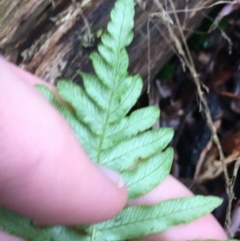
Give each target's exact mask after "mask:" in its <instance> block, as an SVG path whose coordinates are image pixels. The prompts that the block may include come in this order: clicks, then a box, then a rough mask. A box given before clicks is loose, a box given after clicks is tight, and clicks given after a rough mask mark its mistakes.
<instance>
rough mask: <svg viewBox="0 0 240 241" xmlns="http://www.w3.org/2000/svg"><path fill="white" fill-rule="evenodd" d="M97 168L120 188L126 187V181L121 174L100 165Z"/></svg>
mask: <svg viewBox="0 0 240 241" xmlns="http://www.w3.org/2000/svg"><path fill="white" fill-rule="evenodd" d="M96 166H97V168H98V169H99V171H100V172H101V173H103V175H104V176H105V177H107V178H108V179H109V180H110V181H112V182H114V183H115V184H117V186H118V187H123V186H124V185H125V183H124V180H123V178H122V177H121V175H120V174H119V173H117V172H115V171H113V170H111V169H109V168H106V167H104V166H101V165H98V164H96Z"/></svg>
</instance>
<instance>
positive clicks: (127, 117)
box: [0, 0, 221, 241]
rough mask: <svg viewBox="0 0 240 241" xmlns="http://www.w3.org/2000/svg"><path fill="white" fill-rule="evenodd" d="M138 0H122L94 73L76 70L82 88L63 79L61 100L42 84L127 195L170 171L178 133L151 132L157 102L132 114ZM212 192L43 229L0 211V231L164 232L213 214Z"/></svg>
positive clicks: (77, 234)
mask: <svg viewBox="0 0 240 241" xmlns="http://www.w3.org/2000/svg"><path fill="white" fill-rule="evenodd" d="M133 17H134V1H133V0H117V1H116V4H115V6H114V8H113V10H112V11H111V14H110V22H109V24H108V26H107V31H106V32H105V33H104V34H103V35H102V37H101V43H100V45H99V46H98V52H96V53H93V54H91V55H90V59H91V61H92V64H93V67H94V70H95V74H87V73H83V72H81V71H80V72H79V74H80V75H81V77H82V79H83V84H84V87H83V88H82V87H80V86H78V85H76V84H74V83H73V82H70V81H59V82H58V84H57V90H58V93H59V95H60V97H61V100H59V98H58V97H56V96H55V94H54V93H53V92H52V91H50V90H49V89H48V88H46V87H43V86H37V87H38V89H39V90H40V91H41V92H42V93H43V94H44V95H45V96H46V98H47V99H48V100H49V101H50V102H51V103H52V104H53V105H54V106H55V107H56V109H57V110H59V111H60V112H61V113H62V114H63V116H64V117H65V118H66V120H67V121H68V123H69V125H70V126H71V127H72V129H73V131H74V133H75V135H76V136H77V138H78V140H79V142H80V143H81V145H82V146H83V147H84V149H85V151H86V152H87V154H88V155H89V157H90V158H91V160H92V161H94V162H96V163H99V164H102V165H105V166H108V167H110V168H112V169H114V170H117V171H119V172H120V173H121V174H122V176H123V178H124V180H125V182H126V184H127V186H128V191H129V199H133V198H135V197H139V196H141V195H144V194H146V193H147V192H149V191H151V190H152V189H153V188H154V187H156V186H157V185H158V184H160V183H161V182H162V181H163V180H164V178H165V177H166V176H167V175H168V174H169V172H170V168H171V163H172V159H173V150H172V149H171V148H167V145H168V144H169V142H170V141H171V139H172V137H173V130H172V129H170V128H160V129H158V130H150V128H151V126H152V125H153V124H154V123H155V122H156V121H157V120H158V118H159V115H160V111H159V110H158V109H157V108H156V107H152V106H150V107H145V108H142V109H139V110H136V111H133V112H132V113H129V112H130V110H131V109H132V107H133V106H134V105H135V103H136V101H137V99H138V98H139V96H140V95H141V91H142V86H143V83H142V80H141V78H140V77H139V76H138V75H135V76H130V75H129V74H128V64H129V59H128V54H127V52H126V49H125V48H126V46H128V45H129V44H130V42H131V41H132V39H133V32H132V29H133V24H134V21H133V20H134V19H133ZM220 203H221V201H220V200H219V199H218V198H214V197H202V196H196V197H190V198H181V199H176V200H168V201H164V202H162V203H159V204H156V205H154V206H137V207H127V208H125V209H124V210H123V211H122V212H121V213H120V214H119V215H117V216H116V217H115V218H113V219H111V220H109V221H106V222H102V223H98V224H95V225H90V226H86V225H85V226H81V225H78V226H75V227H63V226H55V227H50V228H41V229H40V228H38V227H37V226H35V225H34V224H33V223H32V222H31V221H30V220H29V219H27V218H24V217H21V216H20V215H18V214H15V213H13V212H11V211H8V210H6V209H4V208H0V228H2V229H4V230H6V231H7V232H9V233H11V234H14V235H17V236H21V237H24V238H26V239H29V240H31V241H78V240H81V241H114V240H116V241H118V240H123V239H129V238H137V237H139V236H142V235H148V234H151V233H155V232H160V231H163V230H165V229H167V228H169V227H171V226H173V225H178V224H181V223H187V222H190V221H192V220H194V219H196V218H199V217H201V216H203V215H205V214H206V213H208V212H211V211H212V210H213V209H214V208H215V207H216V206H217V205H219V204H220Z"/></svg>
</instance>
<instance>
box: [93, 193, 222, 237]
mask: <svg viewBox="0 0 240 241" xmlns="http://www.w3.org/2000/svg"><path fill="white" fill-rule="evenodd" d="M221 202H222V200H221V199H219V198H216V197H203V196H195V197H188V198H179V199H175V200H174V199H173V200H168V201H164V202H161V203H159V204H157V205H154V206H137V207H128V208H125V209H124V210H123V211H122V212H121V213H120V214H119V215H117V216H116V217H115V218H113V219H111V220H109V221H107V222H103V223H101V224H97V225H95V240H97V241H119V240H124V239H127V238H128V239H132V238H137V237H140V236H144V235H149V234H152V233H157V232H161V231H164V230H166V229H167V228H169V227H172V226H174V225H179V224H184V223H188V222H190V221H192V220H194V219H197V218H199V217H201V216H203V215H205V214H207V213H209V212H211V211H212V210H213V209H214V208H216V207H217V206H218V205H220V204H221Z"/></svg>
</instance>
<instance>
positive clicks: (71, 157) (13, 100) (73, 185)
mask: <svg viewBox="0 0 240 241" xmlns="http://www.w3.org/2000/svg"><path fill="white" fill-rule="evenodd" d="M0 74H1V80H0V113H1V118H0V153H1V155H0V205H3V206H6V207H8V208H10V209H13V210H15V211H17V212H19V213H20V214H22V215H25V216H27V217H29V218H31V219H33V220H35V222H37V223H39V224H44V225H51V224H64V225H69V224H79V223H81V224H89V223H94V222H99V221H103V220H106V219H109V218H111V217H113V216H114V215H116V214H117V213H118V212H119V211H120V210H121V209H122V208H123V207H124V206H125V205H126V202H127V189H126V187H125V185H124V184H123V183H122V179H121V177H120V176H119V175H118V174H117V173H115V172H113V171H110V170H108V169H105V168H103V167H100V166H96V165H95V164H93V163H92V162H91V161H90V160H89V158H88V157H87V155H86V154H85V152H84V150H83V149H82V147H81V146H80V145H79V143H78V141H77V139H76V138H75V136H74V133H73V131H72V130H71V128H70V127H69V126H68V124H67V123H66V121H65V120H64V118H63V117H62V116H61V114H60V113H58V112H57V110H55V109H54V108H53V107H52V106H51V105H50V104H49V103H48V102H47V100H45V99H44V97H42V96H41V94H40V93H38V91H37V90H36V89H35V88H34V84H36V83H42V84H44V82H43V81H42V80H40V79H38V78H37V77H35V76H33V75H31V74H29V73H27V72H25V71H23V70H21V69H19V68H18V67H16V66H14V65H12V64H9V63H7V62H6V61H5V60H3V59H0ZM52 88H53V89H54V87H52ZM190 195H192V193H191V192H190V191H189V190H188V189H187V188H185V187H184V186H183V185H182V184H180V183H179V182H178V181H177V180H176V179H174V178H173V177H172V176H168V177H167V178H166V179H165V181H164V182H163V183H162V184H161V185H159V186H158V187H157V188H156V189H154V190H153V191H152V192H150V193H149V194H148V195H146V196H145V197H143V198H140V199H139V200H136V203H140V204H154V203H158V202H160V201H162V200H166V199H170V198H175V197H184V196H190ZM207 238H211V239H219V240H224V239H226V238H227V237H226V234H225V232H224V231H223V229H222V228H221V226H220V225H219V224H218V222H217V221H216V220H215V219H214V217H213V216H212V215H206V216H205V217H203V218H201V219H199V220H197V221H194V222H192V223H190V224H186V225H181V226H178V227H174V228H171V229H169V230H167V231H164V232H162V233H160V234H156V235H152V236H150V237H147V238H143V239H142V240H152V241H155V240H156V241H157V240H158V241H159V240H160V241H165V240H171V241H174V240H176V241H185V240H191V239H207ZM0 240H1V241H22V239H20V238H17V237H13V236H9V235H7V234H5V233H4V232H0Z"/></svg>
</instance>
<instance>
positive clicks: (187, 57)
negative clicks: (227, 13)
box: [154, 0, 239, 233]
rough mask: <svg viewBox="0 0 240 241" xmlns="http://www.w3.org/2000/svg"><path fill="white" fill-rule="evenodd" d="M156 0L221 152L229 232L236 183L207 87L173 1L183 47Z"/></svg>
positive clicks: (173, 11) (214, 140)
mask: <svg viewBox="0 0 240 241" xmlns="http://www.w3.org/2000/svg"><path fill="white" fill-rule="evenodd" d="M154 2H155V4H156V5H157V7H158V8H159V10H160V13H159V14H158V16H159V17H160V19H161V20H162V22H163V23H164V24H165V26H166V27H167V29H168V33H169V36H170V38H171V39H172V40H173V43H174V45H175V48H176V49H177V51H178V54H179V55H180V56H181V59H182V60H183V61H184V64H185V65H186V67H187V68H188V69H189V71H190V74H191V76H192V77H193V80H194V82H195V85H196V88H197V95H198V101H199V103H198V104H199V107H200V110H201V111H202V114H203V116H204V117H205V119H206V122H207V125H208V126H209V129H210V131H211V133H212V139H213V142H214V143H215V145H216V146H217V149H218V152H219V156H220V161H221V163H222V166H223V172H224V176H225V185H226V192H227V194H228V197H229V202H228V213H227V215H226V220H225V227H226V229H227V232H228V233H229V227H230V223H231V207H232V201H233V199H234V192H233V184H234V182H235V181H234V182H233V180H231V179H230V178H229V175H228V171H227V167H226V165H225V162H224V160H225V157H224V153H223V149H222V147H221V144H220V140H219V138H218V136H217V131H216V128H215V126H214V123H213V120H212V117H211V113H210V110H209V107H208V104H207V101H206V97H205V93H204V92H203V91H202V87H205V86H203V84H202V83H201V81H200V79H199V76H198V74H197V71H196V68H195V65H194V62H193V59H192V57H191V54H190V50H189V48H188V45H187V42H186V38H185V36H184V33H183V29H182V27H181V24H180V21H179V19H178V16H177V14H176V13H177V11H176V9H175V6H174V3H173V1H172V0H170V1H169V2H170V4H171V7H172V13H173V15H174V18H175V22H176V24H177V27H178V30H179V33H180V37H181V42H183V46H184V48H183V46H182V44H181V42H180V40H179V39H178V37H177V35H176V34H175V32H174V31H173V27H172V24H171V21H170V20H169V18H170V16H169V13H170V12H169V11H168V12H166V11H165V10H164V8H163V6H162V4H161V3H160V1H159V0H154ZM223 2H225V1H219V2H218V4H219V3H223ZM213 5H216V3H214V4H212V5H210V6H209V7H211V6H213ZM201 9H202V8H201ZM155 16H156V14H155ZM166 16H167V17H166ZM172 22H173V21H172ZM205 89H206V88H205ZM238 167H239V164H238V165H237V168H238Z"/></svg>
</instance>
